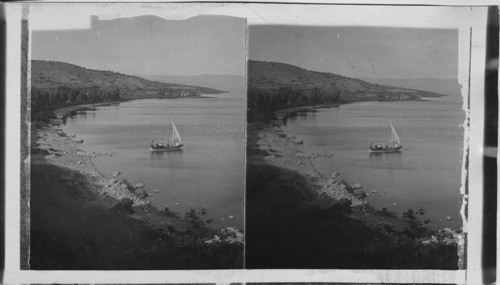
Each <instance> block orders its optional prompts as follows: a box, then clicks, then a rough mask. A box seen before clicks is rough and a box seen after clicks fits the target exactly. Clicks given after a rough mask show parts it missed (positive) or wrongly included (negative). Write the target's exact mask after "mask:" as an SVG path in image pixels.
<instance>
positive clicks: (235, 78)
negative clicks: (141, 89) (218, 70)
mask: <svg viewBox="0 0 500 285" xmlns="http://www.w3.org/2000/svg"><path fill="white" fill-rule="evenodd" d="M140 76H141V77H144V78H146V79H149V80H155V81H160V82H175V83H178V84H185V85H194V86H205V87H208V88H215V89H222V90H226V91H233V92H244V91H245V89H246V81H245V76H244V75H214V74H204V75H140Z"/></svg>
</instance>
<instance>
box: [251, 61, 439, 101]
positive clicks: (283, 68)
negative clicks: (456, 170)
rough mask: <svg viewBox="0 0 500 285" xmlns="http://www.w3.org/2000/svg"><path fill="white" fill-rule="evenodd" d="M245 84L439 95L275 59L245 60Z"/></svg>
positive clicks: (373, 94)
mask: <svg viewBox="0 0 500 285" xmlns="http://www.w3.org/2000/svg"><path fill="white" fill-rule="evenodd" d="M248 87H249V88H255V89H258V90H264V91H273V90H274V91H276V90H279V89H280V88H289V89H292V90H296V91H300V92H306V94H307V93H308V92H309V90H313V89H315V88H316V89H319V90H321V91H322V92H327V93H338V94H339V96H340V100H342V101H359V100H418V99H420V98H421V97H439V96H443V95H442V94H438V93H435V92H431V91H425V90H415V89H410V88H403V87H396V86H394V87H393V86H384V85H379V84H374V83H369V82H366V81H363V80H360V79H356V78H349V77H345V76H342V75H338V74H334V73H327V72H317V71H310V70H307V69H304V68H300V67H297V66H293V65H290V64H286V63H279V62H265V61H254V60H250V61H249V62H248Z"/></svg>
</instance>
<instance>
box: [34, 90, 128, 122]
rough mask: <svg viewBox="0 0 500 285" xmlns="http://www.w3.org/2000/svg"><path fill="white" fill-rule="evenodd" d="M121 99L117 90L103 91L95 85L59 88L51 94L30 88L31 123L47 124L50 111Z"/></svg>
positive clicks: (50, 114)
mask: <svg viewBox="0 0 500 285" xmlns="http://www.w3.org/2000/svg"><path fill="white" fill-rule="evenodd" d="M121 99H122V98H121V97H120V90H119V89H117V88H113V89H103V88H101V87H99V86H95V85H94V86H92V87H90V88H72V87H68V86H60V87H58V88H57V90H55V91H53V92H50V91H49V90H44V89H39V88H36V87H32V88H31V121H32V122H36V121H42V122H48V119H50V118H52V117H53V114H52V111H54V110H55V109H57V108H62V107H66V106H73V105H81V104H95V103H102V102H112V101H119V100H121Z"/></svg>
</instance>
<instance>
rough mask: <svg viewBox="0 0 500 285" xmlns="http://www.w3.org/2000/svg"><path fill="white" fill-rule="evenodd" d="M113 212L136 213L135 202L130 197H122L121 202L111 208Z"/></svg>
mask: <svg viewBox="0 0 500 285" xmlns="http://www.w3.org/2000/svg"><path fill="white" fill-rule="evenodd" d="M109 210H110V211H111V212H117V213H126V214H133V213H134V202H133V201H132V200H131V199H129V198H124V199H121V200H120V202H118V203H116V205H114V206H113V207H111V208H109Z"/></svg>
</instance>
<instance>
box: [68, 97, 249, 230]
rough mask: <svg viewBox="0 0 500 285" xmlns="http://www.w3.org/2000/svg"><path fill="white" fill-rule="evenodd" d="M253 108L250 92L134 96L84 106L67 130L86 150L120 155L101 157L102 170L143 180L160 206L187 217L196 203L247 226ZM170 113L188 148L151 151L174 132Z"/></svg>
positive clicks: (220, 217) (226, 222)
mask: <svg viewBox="0 0 500 285" xmlns="http://www.w3.org/2000/svg"><path fill="white" fill-rule="evenodd" d="M208 96H212V95H208ZM245 106H246V103H245V97H244V95H243V93H229V94H224V95H220V96H212V97H211V98H183V99H144V100H134V101H129V102H122V103H120V104H116V105H111V106H100V107H97V108H96V109H95V110H88V111H78V112H77V114H76V115H75V116H72V117H70V118H68V119H67V120H66V123H65V125H64V126H63V128H64V131H65V132H67V133H69V134H75V135H76V137H77V138H81V139H83V140H84V143H83V144H82V147H81V148H82V149H83V150H85V151H90V152H92V151H95V152H102V153H104V152H106V153H110V152H112V153H114V155H113V156H111V157H107V156H104V157H97V158H94V159H93V161H94V164H95V165H96V167H97V169H98V170H99V171H100V172H102V173H104V174H108V175H109V174H111V173H113V172H114V171H120V172H121V173H122V174H121V176H119V177H118V179H126V180H128V181H129V182H130V183H132V184H135V183H138V182H142V183H143V184H144V185H145V186H147V187H148V188H149V189H150V190H148V192H149V193H150V194H152V196H150V197H149V198H148V200H149V201H151V203H152V204H153V205H154V206H156V207H158V208H160V209H163V208H164V207H168V208H170V209H171V210H173V211H175V212H178V213H179V214H180V216H181V217H184V213H185V212H186V211H189V209H191V208H195V209H197V210H201V209H202V208H205V209H207V211H208V213H207V214H206V218H212V219H213V220H214V223H217V224H218V225H222V226H236V227H239V228H242V227H243V224H244V217H243V207H244V206H243V205H244V203H243V199H244V198H243V197H244V173H245V143H244V139H245V138H244V136H245V135H244V130H245V122H244V114H245V108H246V107H245ZM169 119H172V120H173V122H174V123H175V125H176V126H177V129H178V130H179V133H180V135H181V137H182V141H183V143H184V147H183V151H176V152H158V153H152V152H150V150H149V145H150V143H151V140H152V139H155V140H160V139H163V140H164V141H165V143H166V141H167V140H169V139H170V138H171V136H172V135H171V134H172V126H171V124H170V121H169ZM153 189H156V190H158V191H159V192H160V193H154V192H153V191H152V190H153ZM230 215H231V216H234V219H232V220H231V219H229V216H230ZM223 219H224V220H223Z"/></svg>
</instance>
